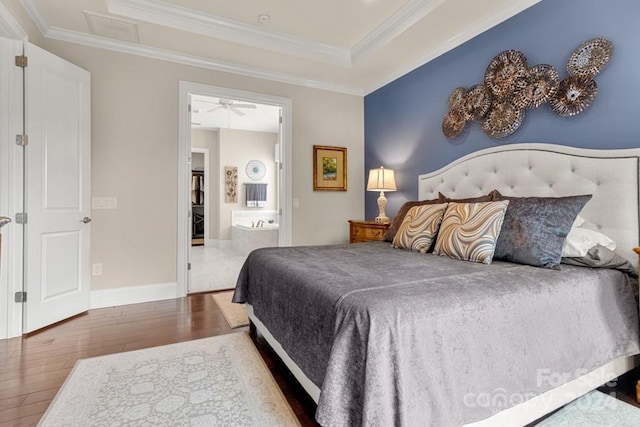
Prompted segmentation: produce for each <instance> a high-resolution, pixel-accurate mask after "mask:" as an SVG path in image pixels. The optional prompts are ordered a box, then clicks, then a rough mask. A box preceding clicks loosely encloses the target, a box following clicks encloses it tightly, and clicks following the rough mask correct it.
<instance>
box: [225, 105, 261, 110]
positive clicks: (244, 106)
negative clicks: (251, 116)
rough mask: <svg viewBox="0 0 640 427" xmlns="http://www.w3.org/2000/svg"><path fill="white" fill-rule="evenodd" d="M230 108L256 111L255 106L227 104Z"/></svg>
mask: <svg viewBox="0 0 640 427" xmlns="http://www.w3.org/2000/svg"><path fill="white" fill-rule="evenodd" d="M229 105H230V106H231V108H251V109H256V108H257V107H256V105H255V104H229Z"/></svg>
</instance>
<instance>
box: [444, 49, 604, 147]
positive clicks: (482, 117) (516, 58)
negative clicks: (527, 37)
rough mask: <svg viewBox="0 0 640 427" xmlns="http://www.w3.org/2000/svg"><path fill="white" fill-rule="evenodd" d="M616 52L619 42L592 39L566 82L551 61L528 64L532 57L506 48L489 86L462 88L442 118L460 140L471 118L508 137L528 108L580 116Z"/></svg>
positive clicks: (573, 60)
mask: <svg viewBox="0 0 640 427" xmlns="http://www.w3.org/2000/svg"><path fill="white" fill-rule="evenodd" d="M612 54H613V43H612V42H611V41H609V40H607V39H604V38H595V39H592V40H587V41H586V42H584V43H582V44H581V45H580V46H578V47H577V48H576V49H575V50H574V51H573V53H572V54H571V55H570V56H569V59H568V60H567V65H566V67H567V72H568V73H569V76H568V77H566V78H565V79H564V80H562V81H560V77H559V74H558V71H557V70H556V69H555V68H554V67H553V66H552V65H548V64H539V65H535V66H533V67H531V68H528V65H527V58H526V57H525V56H524V54H523V53H522V52H519V51H517V50H505V51H504V52H501V53H499V54H498V55H496V57H495V58H493V59H492V60H491V62H490V63H489V66H488V67H487V70H486V72H485V74H484V84H478V85H475V86H473V87H471V88H470V89H469V90H467V89H465V88H464V87H457V88H455V89H454V90H453V92H452V93H451V95H450V96H449V100H448V105H449V111H448V112H447V114H446V115H445V117H444V119H443V120H442V132H443V133H444V135H445V136H446V137H447V138H455V137H457V136H459V135H460V134H461V133H462V131H463V130H464V128H465V126H466V124H467V123H468V122H473V121H481V122H482V129H483V130H484V132H485V133H486V134H487V135H489V136H490V137H492V138H504V137H506V136H509V135H511V134H512V133H514V132H515V131H516V130H517V129H518V128H519V127H520V125H521V124H522V122H523V121H524V117H525V110H526V109H533V108H538V107H540V106H542V105H544V104H546V103H547V102H548V103H549V104H550V106H551V109H552V110H553V111H554V112H555V113H556V114H558V115H560V116H574V115H576V114H579V113H580V112H582V111H584V110H585V109H587V108H588V107H589V106H590V105H591V104H592V103H593V100H594V99H595V97H596V94H597V93H598V85H597V84H596V82H595V80H593V77H594V76H595V75H596V74H598V73H599V72H601V71H602V69H603V68H604V67H605V66H606V65H607V63H608V62H609V60H610V59H611V55H612Z"/></svg>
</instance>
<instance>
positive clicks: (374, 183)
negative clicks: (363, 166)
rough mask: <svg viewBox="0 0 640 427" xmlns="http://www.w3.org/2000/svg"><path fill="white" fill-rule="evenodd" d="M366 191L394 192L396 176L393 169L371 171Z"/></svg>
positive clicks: (381, 168) (380, 168)
mask: <svg viewBox="0 0 640 427" xmlns="http://www.w3.org/2000/svg"><path fill="white" fill-rule="evenodd" d="M367 191H396V174H395V172H394V171H393V169H385V168H383V167H379V168H377V169H371V170H370V171H369V181H368V182H367Z"/></svg>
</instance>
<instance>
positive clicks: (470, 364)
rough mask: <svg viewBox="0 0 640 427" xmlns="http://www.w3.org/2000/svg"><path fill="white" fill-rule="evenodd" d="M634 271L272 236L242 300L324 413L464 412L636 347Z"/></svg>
mask: <svg viewBox="0 0 640 427" xmlns="http://www.w3.org/2000/svg"><path fill="white" fill-rule="evenodd" d="M634 286H635V287H637V281H636V280H635V279H632V278H630V277H628V276H627V275H625V274H623V273H621V272H619V271H616V270H609V269H589V268H584V267H575V266H568V265H563V266H562V270H561V271H558V270H548V269H542V268H536V267H530V266H524V265H518V264H511V263H506V262H495V263H494V264H492V265H484V264H476V263H471V262H465V261H457V260H452V259H449V258H446V257H439V256H435V255H431V254H426V255H425V254H419V253H412V252H407V251H403V250H399V249H392V248H391V247H390V245H389V244H388V243H384V242H372V243H361V244H355V245H337V246H313V247H291V248H268V249H258V250H256V251H253V252H252V253H251V254H250V255H249V257H248V258H247V260H246V262H245V264H244V266H243V268H242V271H241V273H240V276H239V278H238V283H237V287H236V291H235V294H234V297H233V300H234V301H235V302H248V303H250V304H251V305H252V306H253V309H254V313H255V315H256V316H257V317H258V318H259V319H260V320H261V321H262V322H263V323H264V325H265V326H266V327H267V328H268V329H269V331H270V332H271V333H272V334H273V336H274V337H275V338H276V339H277V340H278V341H279V342H280V344H282V346H283V348H284V349H285V351H286V352H287V353H288V355H289V356H290V357H291V359H292V360H293V361H295V362H296V364H297V365H298V366H299V367H300V368H301V369H302V370H303V371H304V372H305V374H306V375H307V376H308V377H309V379H311V380H312V381H313V382H314V383H315V384H316V385H317V386H318V387H320V389H321V394H320V400H319V402H318V408H317V412H316V419H317V420H318V422H319V423H320V424H322V425H323V426H327V427H328V426H356V425H367V426H369V425H370V426H392V425H397V426H438V427H442V426H460V425H463V424H466V423H470V422H473V421H477V420H480V419H484V418H486V417H488V416H491V415H492V414H494V413H496V412H498V411H500V410H503V409H505V408H507V407H510V406H513V405H515V404H518V403H520V402H522V401H523V400H524V399H526V398H529V397H532V396H534V395H537V394H540V393H542V392H544V391H546V390H548V389H551V388H553V387H554V386H557V385H558V383H557V381H558V379H559V378H564V379H566V380H571V379H573V378H575V377H576V376H579V375H582V374H584V373H585V372H587V371H589V370H592V369H595V368H598V367H600V366H602V365H604V364H605V363H607V362H609V361H611V360H613V359H616V358H618V357H622V356H628V355H633V354H637V353H639V352H640V346H639V338H638V337H639V332H638V306H637V303H636V302H635V299H634V292H633V287H634Z"/></svg>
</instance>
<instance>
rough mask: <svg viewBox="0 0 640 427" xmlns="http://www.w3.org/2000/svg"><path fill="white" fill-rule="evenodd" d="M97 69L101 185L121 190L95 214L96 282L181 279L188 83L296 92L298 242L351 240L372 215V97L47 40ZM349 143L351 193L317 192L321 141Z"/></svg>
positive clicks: (96, 166)
mask: <svg viewBox="0 0 640 427" xmlns="http://www.w3.org/2000/svg"><path fill="white" fill-rule="evenodd" d="M44 48H45V49H47V50H49V51H51V52H53V53H54V54H55V55H58V56H60V57H62V58H64V59H66V60H68V61H70V62H72V63H74V64H77V65H79V66H80V67H83V68H85V69H87V70H88V71H90V72H91V81H92V162H93V164H92V192H93V195H94V196H103V195H108V196H116V197H118V209H117V210H98V211H94V212H93V213H92V217H93V222H92V253H91V256H92V262H94V263H96V262H99V263H102V265H103V275H102V276H99V277H94V278H93V282H92V288H93V289H94V290H96V289H110V288H118V287H128V286H136V285H145V284H158V283H169V282H175V281H176V257H177V242H176V233H177V224H176V222H177V209H178V206H177V182H178V177H177V170H178V165H177V162H178V149H177V147H178V143H177V140H178V84H179V81H180V80H183V81H189V82H195V83H202V84H209V85H212V86H219V87H227V88H232V89H241V90H245V91H251V92H256V93H264V94H270V95H276V96H281V97H287V98H290V99H291V100H292V105H293V123H292V126H293V162H294V164H293V165H292V168H293V177H292V178H293V197H294V198H296V199H298V200H299V203H300V208H298V209H293V216H292V222H293V227H292V228H293V229H292V234H293V236H292V241H293V244H294V245H302V244H330V243H340V242H347V241H348V232H349V231H348V225H347V220H349V219H352V218H362V217H363V215H364V192H365V190H364V167H363V164H364V129H363V127H364V110H363V98H362V97H359V96H352V95H343V94H338V93H333V92H328V91H322V90H317V89H311V88H306V87H300V86H294V85H289V84H284V83H279V82H272V81H267V80H261V79H255V78H249V77H243V76H238V75H234V74H230V73H222V72H216V71H212V70H207V69H201V68H197V67H191V66H185V65H180V64H175V63H170V62H164V61H159V60H153V59H148V58H142V57H138V56H133V55H128V54H122V53H117V52H112V51H107V50H101V49H95V48H91V47H86V46H80V45H74V44H70V43H65V42H58V41H51V40H45V42H44ZM314 144H316V145H335V146H341V147H347V149H348V191H346V192H314V191H313V176H312V155H313V145H314Z"/></svg>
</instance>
